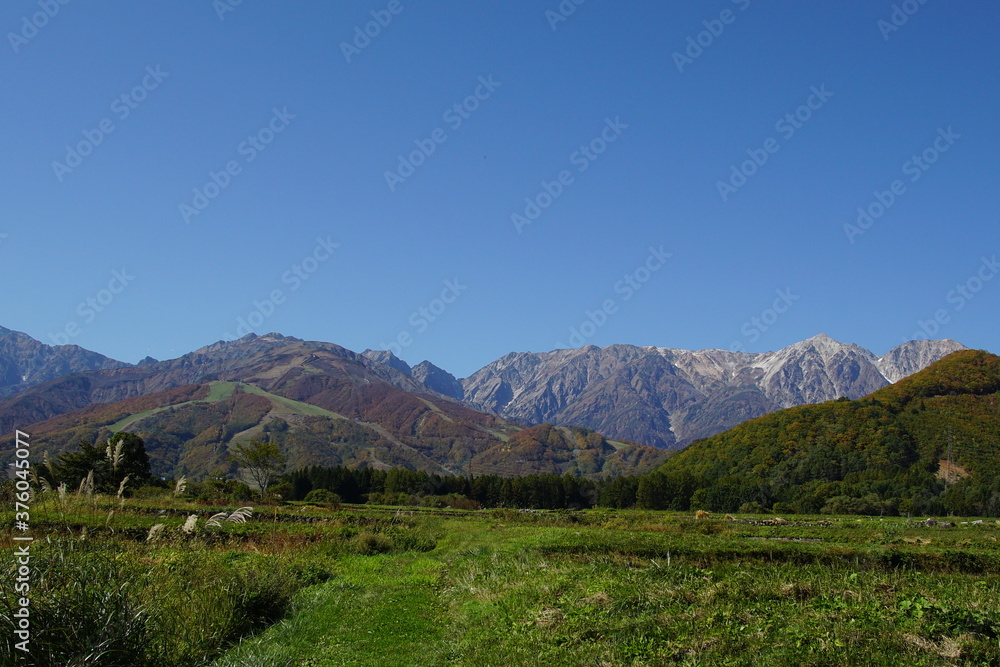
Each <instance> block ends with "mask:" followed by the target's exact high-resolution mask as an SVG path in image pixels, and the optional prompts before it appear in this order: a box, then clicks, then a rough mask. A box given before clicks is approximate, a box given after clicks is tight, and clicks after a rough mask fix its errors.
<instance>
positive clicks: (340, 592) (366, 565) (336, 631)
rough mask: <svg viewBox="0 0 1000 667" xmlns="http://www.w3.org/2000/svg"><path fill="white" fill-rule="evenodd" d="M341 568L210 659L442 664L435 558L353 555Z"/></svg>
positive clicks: (258, 663) (233, 663) (277, 662)
mask: <svg viewBox="0 0 1000 667" xmlns="http://www.w3.org/2000/svg"><path fill="white" fill-rule="evenodd" d="M342 565H343V572H342V573H338V575H337V577H336V578H335V579H334V580H333V581H331V582H329V583H327V584H324V585H321V586H316V587H314V588H313V589H311V590H309V591H307V592H306V593H305V594H304V595H303V597H302V599H301V600H300V607H299V611H298V613H296V614H294V615H293V617H292V618H291V619H290V620H288V621H285V622H282V623H280V624H278V625H277V626H275V627H273V628H271V629H270V630H268V631H267V632H265V633H264V634H262V635H261V636H259V637H256V638H254V639H253V640H250V641H248V642H245V643H244V644H243V645H242V646H240V647H237V648H236V649H234V650H232V651H230V652H229V653H227V654H226V655H225V656H224V657H223V658H222V659H220V660H219V661H217V662H216V665H220V666H221V665H226V666H230V665H231V666H233V667H235V666H237V665H239V666H242V665H255V666H261V667H265V666H271V665H274V666H277V665H309V666H313V665H314V666H317V667H320V666H322V667H327V666H331V667H332V666H334V665H337V666H340V665H373V666H374V665H384V666H386V667H391V666H395V665H399V666H400V667H404V666H411V665H412V666H414V667H419V666H421V665H436V664H441V656H439V655H437V653H436V651H435V648H436V647H437V646H438V644H439V641H440V638H441V633H442V627H441V618H442V616H443V613H442V610H441V608H440V607H441V605H440V602H439V601H438V599H437V594H436V590H435V588H436V585H437V583H438V572H439V570H440V569H441V563H440V561H438V560H436V559H434V558H428V557H424V556H415V555H402V556H352V557H348V558H345V559H344V560H343V562H342Z"/></svg>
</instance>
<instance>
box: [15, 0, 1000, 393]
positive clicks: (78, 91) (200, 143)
mask: <svg viewBox="0 0 1000 667" xmlns="http://www.w3.org/2000/svg"><path fill="white" fill-rule="evenodd" d="M49 5H51V6H49ZM562 7H563V9H564V10H565V9H566V8H569V7H575V10H574V11H573V12H572V13H571V14H569V15H563V14H561V13H559V12H560V3H559V2H557V1H556V0H548V1H543V0H538V1H535V0H531V1H521V2H509V3H497V2H466V3H447V4H446V5H445V6H440V5H437V4H433V3H428V2H422V1H420V0H397V2H392V3H390V2H389V1H388V0H386V1H384V2H383V1H381V0H379V1H376V2H367V1H366V2H356V3H321V2H301V1H297V0H288V1H285V2H282V3H268V2H262V1H260V0H244V2H242V4H240V5H238V6H237V5H235V4H233V3H231V0H220V2H215V3H213V2H212V1H210V0H198V1H196V2H188V3H170V4H169V5H168V4H167V3H149V2H134V1H132V2H125V1H124V0H107V1H105V2H100V3H85V2H79V1H77V2H69V3H68V4H65V5H62V4H59V3H58V1H57V0H42V2H39V1H38V0H32V1H29V0H10V1H9V2H5V3H4V4H3V6H2V8H0V29H2V32H3V34H4V40H3V41H4V43H3V44H2V45H0V85H2V89H3V91H4V93H5V94H4V96H3V103H2V104H3V110H4V121H5V122H4V123H3V127H2V129H0V136H2V148H3V158H4V159H3V160H2V161H0V178H2V183H3V194H4V206H3V209H2V210H3V212H2V214H0V235H3V236H0V275H2V277H3V278H2V279H3V284H4V286H5V288H6V289H4V290H3V295H2V297H0V299H2V308H0V325H3V326H6V327H8V328H11V329H16V330H20V331H24V332H26V333H28V334H30V335H32V336H34V337H36V338H38V339H40V340H42V341H44V342H48V343H56V342H67V341H68V342H72V343H75V344H78V345H81V346H83V347H86V348H89V349H93V350H96V351H99V352H101V353H103V354H106V355H108V356H112V357H115V358H118V359H122V360H125V361H132V362H134V361H138V360H139V359H140V358H142V357H144V356H146V355H151V356H154V357H156V358H160V359H165V358H171V357H175V356H179V355H181V354H184V353H186V352H188V351H190V350H193V349H195V348H197V347H200V346H202V345H206V344H209V343H211V342H214V341H216V340H219V339H222V338H226V337H229V336H233V335H236V334H238V333H243V331H244V330H246V329H248V328H252V329H253V330H254V331H255V332H257V333H266V332H269V331H278V332H281V333H284V334H286V335H293V336H297V337H300V338H306V339H313V340H325V341H332V342H336V343H338V344H341V345H344V346H345V347H348V348H351V349H354V350H357V351H361V350H364V349H365V348H369V347H371V348H384V347H387V346H392V347H393V349H394V350H395V351H396V352H397V353H398V354H399V355H400V356H401V357H402V358H404V359H406V360H407V361H409V362H410V363H417V362H419V361H421V360H423V359H430V360H431V361H433V362H434V363H436V364H438V365H439V366H441V367H443V368H446V369H448V370H451V371H452V372H453V373H455V374H456V375H458V376H464V375H467V374H469V373H471V372H473V371H474V370H476V369H477V368H479V367H481V366H482V365H485V364H486V363H488V362H490V361H492V360H493V359H495V358H497V357H499V356H501V355H503V354H506V353H508V352H511V351H546V350H550V349H553V348H554V347H556V345H560V344H561V345H568V346H569V345H571V346H574V347H576V346H579V345H581V344H595V345H609V344H612V343H632V344H639V345H659V346H666V347H677V348H686V349H701V348H733V347H736V348H740V349H745V350H748V351H766V350H773V349H778V348H780V347H783V346H785V345H787V344H789V343H792V342H795V341H798V340H802V339H804V338H808V337H810V336H812V335H814V334H817V333H820V332H824V333H827V334H829V335H831V336H833V337H834V338H837V339H839V340H842V341H845V342H856V343H858V344H861V345H864V346H866V347H869V348H870V349H872V350H874V351H875V352H877V353H882V352H885V351H886V350H888V349H890V348H891V347H893V346H895V345H897V344H899V343H900V342H902V341H903V340H908V339H910V338H913V337H915V336H917V335H926V334H931V337H932V338H939V337H947V338H954V339H956V340H959V341H961V342H963V343H965V344H966V345H969V346H972V347H978V348H985V349H989V350H992V351H994V352H997V351H1000V338H998V336H1000V334H998V333H997V317H996V313H997V312H998V310H1000V308H998V306H1000V280H992V278H994V277H995V274H996V273H997V272H998V271H1000V269H998V268H997V266H996V265H995V262H994V261H993V258H994V256H995V255H996V254H998V253H1000V239H998V235H997V221H998V219H1000V203H998V200H997V198H996V196H995V195H996V192H997V176H998V166H997V164H998V163H997V159H996V155H997V149H998V138H1000V130H998V125H997V123H996V109H997V108H998V102H1000V99H998V97H1000V95H998V82H997V65H996V64H997V63H998V62H1000V42H998V40H997V39H996V31H997V25H998V18H1000V7H997V6H996V5H993V4H987V3H971V2H952V3H945V2H943V1H941V0H927V1H926V2H925V3H924V4H920V3H919V2H918V1H917V0H910V1H909V2H907V3H902V5H900V4H897V5H896V7H897V8H898V9H896V10H894V5H893V3H892V2H871V1H865V2H862V1H860V0H849V1H847V2H841V3H836V4H832V3H818V2H801V1H796V2H791V1H785V2H772V3H763V2H760V1H759V0H736V1H731V0H717V1H714V2H674V3H650V2H633V1H629V0H626V1H623V2H614V3H612V2H609V1H607V0H587V1H586V2H584V3H583V4H581V5H575V4H573V3H572V2H566V3H563V5H562ZM46 8H47V11H48V13H49V14H51V16H47V15H45V12H46ZM230 10H231V11H230ZM907 10H908V11H909V12H910V13H907ZM393 11H395V13H393ZM894 11H895V16H894ZM373 12H374V14H373ZM565 13H566V14H568V12H565ZM379 19H381V20H382V23H384V24H385V25H384V26H383V25H377V24H375V23H370V22H372V21H377V20H379ZM388 19H391V20H388ZM563 19H565V20H563ZM893 20H895V23H893ZM880 22H881V23H880ZM39 26H40V27H39ZM366 28H367V30H368V31H369V32H370V33H371V34H374V35H375V36H374V37H365V38H360V37H358V32H361V33H364V31H365V30H366ZM689 38H690V40H691V41H689ZM355 40H357V41H355ZM699 41H700V42H701V45H700V46H698V45H697V44H698V42H699ZM692 43H693V44H695V46H692ZM344 44H348V45H350V46H348V47H346V48H345V46H344ZM678 54H680V55H678ZM477 95H478V97H477ZM123 96H124V98H123ZM456 104H458V105H459V108H458V110H456V109H455V105H456ZM810 105H811V108H810ZM788 114H791V118H790V119H788V118H786V115H788ZM796 116H797V117H796ZM109 130H110V131H109ZM432 149H433V150H432ZM414 151H417V152H416V153H414ZM400 156H403V157H402V159H403V161H404V162H405V163H406V164H403V165H401V162H400V160H401V157H400ZM914 156H917V158H918V160H919V162H914V161H913V158H914ZM411 157H412V160H411ZM755 158H756V161H757V163H754V162H753V160H754V159H755ZM748 160H750V161H751V162H747V161H748ZM924 160H927V161H926V162H925V161H924ZM758 163H762V164H758ZM414 164H416V166H414ZM411 168H412V171H411ZM734 169H735V170H736V172H737V174H738V175H736V176H734V174H733V170H734ZM227 170H228V171H227ZM740 172H742V173H740ZM387 173H389V174H395V175H394V176H392V175H390V176H388V177H387ZM213 174H214V181H215V183H213ZM748 174H749V175H748ZM560 181H561V182H560ZM720 182H723V183H725V182H728V187H725V186H720ZM217 184H218V185H217ZM220 185H224V187H220ZM894 188H895V193H894V192H893V189H894ZM206 189H207V192H206ZM720 190H721V192H720ZM200 197H204V199H201V198H200ZM526 199H527V200H528V201H526ZM880 199H881V202H880V201H879V200H880ZM532 203H534V204H535V205H536V206H538V205H541V206H538V209H537V210H534V209H532V207H531V204H532ZM185 207H188V208H185ZM859 207H861V208H862V209H863V210H867V211H869V212H870V213H872V214H873V216H872V218H871V219H870V221H868V220H866V219H862V223H863V225H862V226H859V225H858V222H857V221H858V218H859V211H858V209H859ZM512 216H521V217H514V218H513V219H512ZM530 218H534V219H530ZM845 225H854V227H853V228H851V227H848V228H846V229H845ZM116 272H117V273H116ZM630 285H631V286H630ZM272 297H276V298H273V299H272ZM421 309H423V312H421ZM588 313H589V314H588ZM242 322H246V323H247V326H243V325H242ZM588 323H590V324H588Z"/></svg>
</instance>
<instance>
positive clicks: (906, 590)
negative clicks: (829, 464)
mask: <svg viewBox="0 0 1000 667" xmlns="http://www.w3.org/2000/svg"><path fill="white" fill-rule="evenodd" d="M75 502H76V504H71V503H67V504H64V505H59V504H58V503H57V502H56V501H53V500H42V501H41V503H40V504H39V506H38V508H37V509H36V511H35V518H34V521H35V530H36V534H39V532H38V531H44V532H45V533H46V534H48V535H50V536H51V537H52V541H51V542H46V541H42V542H41V543H36V547H35V548H36V549H37V550H38V551H39V554H40V555H39V561H38V562H39V564H40V565H39V567H43V564H44V563H45V562H48V561H47V560H46V559H50V560H52V559H54V560H53V562H58V563H62V565H61V566H56V569H58V567H64V568H65V569H66V571H67V572H73V573H76V575H72V576H77V575H78V576H79V577H81V578H84V577H87V576H94V575H93V573H94V572H95V570H94V569H93V567H92V565H93V564H94V563H97V562H101V563H105V561H107V562H110V563H113V564H115V566H114V567H117V568H118V570H117V571H113V572H112V573H111V575H112V576H111V578H112V581H113V583H112V582H108V583H101V582H99V581H87V582H78V583H81V584H86V585H87V586H89V587H90V588H91V589H92V590H90V593H89V595H90V598H93V597H94V595H96V594H97V593H96V592H95V591H96V590H97V589H101V590H103V588H102V587H104V586H108V587H110V589H113V590H118V591H119V592H122V591H124V593H123V596H124V599H125V601H128V600H131V601H132V603H133V606H134V608H135V609H138V610H141V613H139V614H138V617H139V620H140V621H141V623H140V625H142V626H143V628H142V630H141V631H139V630H136V633H137V634H136V638H137V639H138V640H141V641H142V642H144V643H145V644H144V645H145V646H146V647H147V648H146V649H143V650H144V651H145V656H146V657H145V658H144V659H145V661H146V662H145V663H139V664H161V665H168V664H216V665H233V666H235V665H503V666H504V667H512V666H514V665H540V664H542V665H664V664H681V665H744V664H745V665H750V664H754V665H951V664H974V665H996V664H1000V639H998V634H1000V609H998V601H1000V544H998V541H997V540H998V538H1000V525H997V523H995V522H993V521H988V522H983V523H978V524H973V523H972V522H971V521H969V522H968V523H962V521H961V520H952V521H955V524H956V525H954V526H950V527H942V526H940V525H935V526H925V525H923V524H919V525H917V524H916V522H912V523H908V521H907V520H906V519H900V518H886V519H884V520H882V519H878V518H875V519H872V518H865V519H860V520H859V519H857V518H856V517H832V518H831V517H822V518H820V517H797V516H787V517H784V520H781V521H775V520H774V518H773V517H753V516H738V517H733V518H731V519H726V518H723V517H711V518H708V519H702V520H697V519H695V518H694V517H693V516H691V515H672V514H667V513H653V512H639V511H619V512H612V511H588V512H575V513H574V512H525V511H517V510H492V511H479V512H458V511H451V510H449V511H436V510H411V509H409V508H405V509H401V508H380V507H369V506H352V507H345V508H343V509H341V510H340V511H333V510H327V509H322V508H314V507H303V506H296V507H293V506H284V507H281V508H259V509H260V511H259V512H258V513H257V514H256V515H255V516H254V517H253V518H252V519H251V520H250V521H249V522H248V523H246V524H227V523H225V522H223V524H222V525H221V526H220V527H218V528H210V527H206V526H204V522H203V521H201V522H199V524H198V527H197V528H196V529H195V530H193V531H191V532H190V533H185V532H183V531H182V530H181V525H182V524H183V523H184V522H185V519H186V517H188V516H189V515H190V514H196V515H197V516H199V517H201V518H202V519H204V518H207V517H208V516H209V515H210V514H211V513H213V512H214V511H215V508H213V509H211V510H209V509H206V508H203V507H197V506H194V505H188V504H185V503H181V502H180V501H177V502H173V503H168V504H171V505H173V507H171V508H160V507H159V505H158V504H156V503H150V502H147V503H140V502H128V503H126V504H125V505H124V506H122V507H117V508H116V504H115V503H112V502H103V503H102V501H100V500H95V499H91V500H81V501H75ZM109 511H110V512H111V513H112V514H111V515H110V516H109V514H108V512H109ZM161 512H163V513H164V516H160V513H161ZM8 514H9V513H8ZM8 514H3V515H0V520H3V521H4V524H5V525H9V524H10V521H9V520H8V519H10V518H12V517H9V516H8ZM156 523H160V524H163V525H164V528H163V529H162V530H161V533H160V538H159V539H157V540H155V541H151V542H147V541H146V536H147V534H148V530H149V528H150V527H151V526H152V525H154V524H156ZM84 534H86V537H83V536H84ZM7 535H9V532H8V533H7ZM46 551H48V552H49V553H48V555H46V553H45V552H46ZM98 555H99V556H100V558H99V559H98ZM59 559H61V560H59ZM67 564H68V565H67ZM112 570H114V568H112ZM88 573H90V574H88ZM104 574H107V573H104ZM72 576H70V578H72ZM115 577H118V580H117V581H115V580H114V579H115ZM64 578H65V577H64ZM57 583H59V582H56V581H52V580H49V579H46V580H45V581H42V582H39V583H38V584H37V588H36V589H35V592H34V595H36V596H37V598H38V599H39V601H40V606H44V605H45V604H47V603H53V604H54V603H57V602H60V600H59V596H60V595H64V596H65V595H69V596H70V597H71V598H72V594H71V592H72V591H71V589H72V587H70V591H71V592H70V593H67V592H66V590H63V589H61V588H59V587H58V586H57V585H56V584H57ZM62 585H63V586H64V588H65V582H62ZM7 593H8V590H7V588H6V587H5V595H6V594H7ZM98 597H100V596H98ZM112 597H113V596H112ZM90 598H88V600H89V602H88V604H91V605H94V604H95V603H94V602H93V600H92V599H90ZM119 603H121V604H124V602H123V601H122V600H119V601H118V602H114V600H112V601H111V602H108V601H105V602H104V603H102V604H103V605H104V607H105V608H103V609H102V608H100V607H101V605H97V607H98V609H87V608H86V607H85V605H82V604H81V603H80V601H79V600H76V598H72V600H70V601H69V602H67V601H66V600H62V602H61V604H62V605H63V606H64V607H65V606H67V604H68V605H69V606H71V607H72V605H73V604H77V605H78V606H79V609H78V610H77V613H78V614H88V613H89V614H92V615H93V614H96V615H98V616H100V618H99V619H98V620H99V621H101V622H100V623H98V622H97V621H95V622H94V623H93V624H89V625H93V632H94V633H96V634H97V635H99V634H100V629H101V625H102V623H103V626H104V627H114V625H115V624H118V625H122V624H124V625H125V626H127V627H131V626H130V625H129V622H128V620H127V619H129V618H133V617H134V616H136V615H135V614H132V615H129V613H126V612H127V610H126V611H125V612H122V610H120V609H118V610H117V611H116V609H110V608H109V607H112V606H113V604H119ZM164 609H166V610H169V613H166V612H165V611H164ZM3 613H4V607H3V606H2V605H0V614H3ZM116 614H117V616H116ZM168 617H169V619H168ZM109 618H112V619H117V620H115V621H114V622H111V623H109V621H108V620H107V619H109ZM123 619H124V620H123ZM133 620H134V618H133ZM168 620H169V622H167V621H168ZM39 622H40V623H41V622H42V621H41V620H39ZM84 625H88V624H84ZM89 625H88V627H89ZM4 631H5V633H6V632H7V631H6V629H5V630H4ZM105 632H107V630H105ZM119 634H120V633H119ZM74 641H76V643H79V642H80V638H79V637H77V638H76V639H75V640H74ZM87 641H88V642H90V643H91V644H95V643H99V642H98V641H97V640H96V639H95V638H94V637H90V638H88V639H87ZM227 646H228V647H229V648H227ZM149 647H153V648H152V649H151V648H149ZM154 649H155V651H158V652H159V653H154V652H153V650H154ZM130 650H131V651H132V653H131V654H130V655H127V656H126V658H127V659H125V660H123V661H122V662H114V660H113V659H112V658H111V657H109V658H107V659H106V660H105V661H104V662H94V663H86V662H81V663H78V664H136V659H135V649H134V648H132V649H130ZM52 664H59V663H57V662H54V663H52ZM67 664H68V663H67Z"/></svg>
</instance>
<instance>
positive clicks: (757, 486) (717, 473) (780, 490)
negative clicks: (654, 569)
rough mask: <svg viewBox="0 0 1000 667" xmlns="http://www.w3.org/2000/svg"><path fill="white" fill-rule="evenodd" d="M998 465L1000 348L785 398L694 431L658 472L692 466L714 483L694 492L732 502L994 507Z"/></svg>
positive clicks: (967, 510) (999, 500)
mask: <svg viewBox="0 0 1000 667" xmlns="http://www.w3.org/2000/svg"><path fill="white" fill-rule="evenodd" d="M998 473H1000V357H997V356H995V355H992V354H989V353H986V352H982V351H976V350H966V351H961V352H955V353H954V354H951V355H949V356H947V357H945V358H944V359H942V360H940V361H938V362H936V363H934V364H932V365H931V366H929V367H928V368H926V369H924V370H923V371H920V372H919V373H917V374H915V375H912V376H910V377H908V378H905V379H903V380H901V381H900V382H898V383H897V384H895V385H892V386H889V387H886V388H884V389H881V390H879V391H877V392H874V393H873V394H871V395H870V396H868V397H866V398H864V399H861V400H855V401H850V400H843V399H842V400H837V401H830V402H827V403H823V404H820V405H810V406H801V407H795V408H789V409H786V410H781V411H779V412H776V413H774V414H771V415H767V416H765V417H760V418H758V419H754V420H752V421H749V422H746V423H744V424H741V425H739V426H737V427H736V428H733V429H731V430H729V431H727V432H725V433H722V434H719V435H716V436H713V437H710V438H707V439H704V440H700V441H698V442H695V443H694V444H692V445H691V446H690V447H688V448H687V449H685V450H684V451H682V452H680V453H678V454H677V455H676V456H674V457H673V458H671V459H669V460H668V461H667V462H666V463H665V464H664V465H663V466H662V467H661V469H660V471H658V474H659V475H660V477H659V478H657V480H656V484H657V485H659V486H660V487H662V486H663V485H664V484H667V479H668V478H671V477H677V476H686V477H689V478H691V479H694V480H696V484H697V485H698V486H701V487H703V488H702V490H701V491H698V492H696V493H695V494H694V495H693V497H692V499H691V502H692V503H694V504H696V505H704V506H706V507H709V508H712V509H718V510H725V511H733V510H735V509H737V508H738V507H739V506H740V505H741V504H742V503H745V502H757V503H760V504H761V505H763V506H765V507H768V506H770V505H771V504H773V503H775V502H781V503H784V504H785V505H792V506H794V507H795V508H796V509H798V510H799V511H804V512H816V511H821V510H823V509H824V508H826V509H827V511H835V510H836V509H838V508H840V509H843V510H845V511H848V510H851V511H853V510H852V507H853V508H854V509H855V510H856V508H857V507H858V506H859V503H860V504H862V505H863V504H864V503H863V502H861V500H862V499H867V501H866V502H867V503H868V505H872V508H870V509H874V510H878V511H883V512H889V513H895V512H904V513H905V512H912V513H918V514H919V513H938V514H940V513H943V511H944V510H947V511H951V512H955V513H959V514H980V513H987V514H994V513H1000V477H998ZM654 486H655V485H654ZM660 492H663V489H662V488H661V489H660ZM850 499H855V500H856V501H857V502H854V503H853V504H852V502H851V501H850ZM935 510H937V511H935Z"/></svg>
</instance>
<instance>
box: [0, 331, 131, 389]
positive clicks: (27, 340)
mask: <svg viewBox="0 0 1000 667" xmlns="http://www.w3.org/2000/svg"><path fill="white" fill-rule="evenodd" d="M128 365H129V364H126V363H124V362H121V361H116V360H114V359H109V358H108V357H105V356H104V355H102V354H98V353H96V352H91V351H89V350H85V349H83V348H82V347H79V346H77V345H58V346H52V345H46V344H44V343H41V342H39V341H37V340H35V339H34V338H32V337H31V336H29V335H28V334H24V333H21V332H20V331H11V330H10V329H7V328H4V327H0V396H9V395H11V394H15V393H17V392H19V391H22V390H24V389H27V388H28V387H31V386H34V385H36V384H40V383H42V382H46V381H48V380H54V379H55V378H58V377H61V376H63V375H67V374H69V373H76V372H79V371H92V370H99V369H107V368H121V367H124V366H128Z"/></svg>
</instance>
